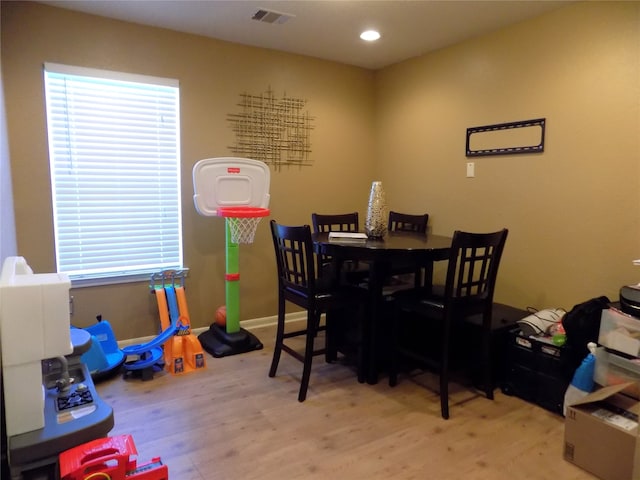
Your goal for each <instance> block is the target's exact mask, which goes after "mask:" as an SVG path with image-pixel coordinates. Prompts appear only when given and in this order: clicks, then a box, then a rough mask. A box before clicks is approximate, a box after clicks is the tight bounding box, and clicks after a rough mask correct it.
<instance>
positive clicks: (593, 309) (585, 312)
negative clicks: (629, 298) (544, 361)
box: [562, 296, 611, 367]
mask: <svg viewBox="0 0 640 480" xmlns="http://www.w3.org/2000/svg"><path fill="white" fill-rule="evenodd" d="M610 303H611V301H610V300H609V299H608V298H607V297H605V296H602V297H596V298H592V299H591V300H587V301H586V302H582V303H579V304H577V305H575V306H574V307H573V308H572V309H571V310H569V312H567V314H566V315H565V316H564V318H563V319H562V326H563V327H564V331H565V332H566V334H567V346H569V347H570V350H571V356H572V357H573V362H572V363H575V364H576V367H577V365H579V364H580V362H582V360H583V359H584V357H586V356H587V355H588V354H589V349H588V348H587V343H589V342H594V343H597V342H598V334H599V333H600V317H601V316H602V310H604V309H606V308H609V304H610Z"/></svg>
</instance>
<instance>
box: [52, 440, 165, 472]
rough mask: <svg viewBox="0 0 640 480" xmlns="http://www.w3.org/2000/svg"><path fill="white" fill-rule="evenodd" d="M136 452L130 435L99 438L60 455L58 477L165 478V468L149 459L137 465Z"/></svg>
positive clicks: (158, 460) (158, 459) (158, 462)
mask: <svg viewBox="0 0 640 480" xmlns="http://www.w3.org/2000/svg"><path fill="white" fill-rule="evenodd" d="M137 458H138V451H137V450H136V446H135V444H134V443H133V438H132V437H131V435H119V436H116V437H109V438H99V439H97V440H93V441H91V442H87V443H84V444H82V445H78V446H77V447H74V448H71V449H69V450H67V451H64V452H62V453H61V454H60V478H61V479H62V480H90V479H95V480H102V479H107V480H129V479H137V480H168V478H169V469H168V468H167V466H166V465H163V464H162V462H161V461H160V457H156V458H153V459H152V460H151V461H150V462H149V463H145V464H144V465H140V466H137Z"/></svg>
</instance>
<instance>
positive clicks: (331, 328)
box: [324, 312, 338, 363]
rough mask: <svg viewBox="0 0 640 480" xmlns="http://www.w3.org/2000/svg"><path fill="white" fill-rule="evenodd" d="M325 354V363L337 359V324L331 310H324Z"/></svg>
mask: <svg viewBox="0 0 640 480" xmlns="http://www.w3.org/2000/svg"><path fill="white" fill-rule="evenodd" d="M324 333H325V354H324V359H325V361H326V362H327V363H332V362H335V361H336V360H337V359H338V347H337V345H336V337H337V334H338V332H337V325H336V318H335V316H334V314H333V313H332V312H326V329H325V332H324Z"/></svg>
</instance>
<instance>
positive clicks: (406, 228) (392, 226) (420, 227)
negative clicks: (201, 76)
mask: <svg viewBox="0 0 640 480" xmlns="http://www.w3.org/2000/svg"><path fill="white" fill-rule="evenodd" d="M428 223H429V214H428V213H424V214H421V215H412V214H408V213H400V212H394V211H393V210H391V211H389V221H388V222H387V229H388V230H389V231H390V232H411V233H418V234H422V235H426V234H427V224H428ZM423 268H424V269H425V271H424V272H423ZM391 273H392V277H391V278H390V283H391V284H394V285H396V286H398V285H404V284H407V281H406V279H405V278H403V277H405V276H407V277H408V275H411V278H410V279H409V281H410V283H413V285H414V287H416V288H417V287H419V286H420V285H422V284H423V276H425V275H426V276H428V278H429V279H430V278H431V277H432V276H433V263H429V264H427V265H424V266H420V265H418V266H415V265H394V266H393V268H392V272H391ZM411 281H412V282H411ZM400 288H402V287H400Z"/></svg>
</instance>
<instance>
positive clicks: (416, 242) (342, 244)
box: [312, 232, 451, 251]
mask: <svg viewBox="0 0 640 480" xmlns="http://www.w3.org/2000/svg"><path fill="white" fill-rule="evenodd" d="M312 238H313V242H314V243H315V244H316V245H319V246H321V247H331V248H334V247H335V248H350V249H358V250H361V249H368V250H385V251H393V250H402V251H406V250H448V249H449V248H450V247H451V237H447V236H443V235H431V234H429V235H424V234H416V233H411V232H387V234H386V235H385V236H384V237H382V238H367V239H366V240H344V241H343V240H337V239H331V240H329V234H328V233H326V232H324V233H313V234H312Z"/></svg>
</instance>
